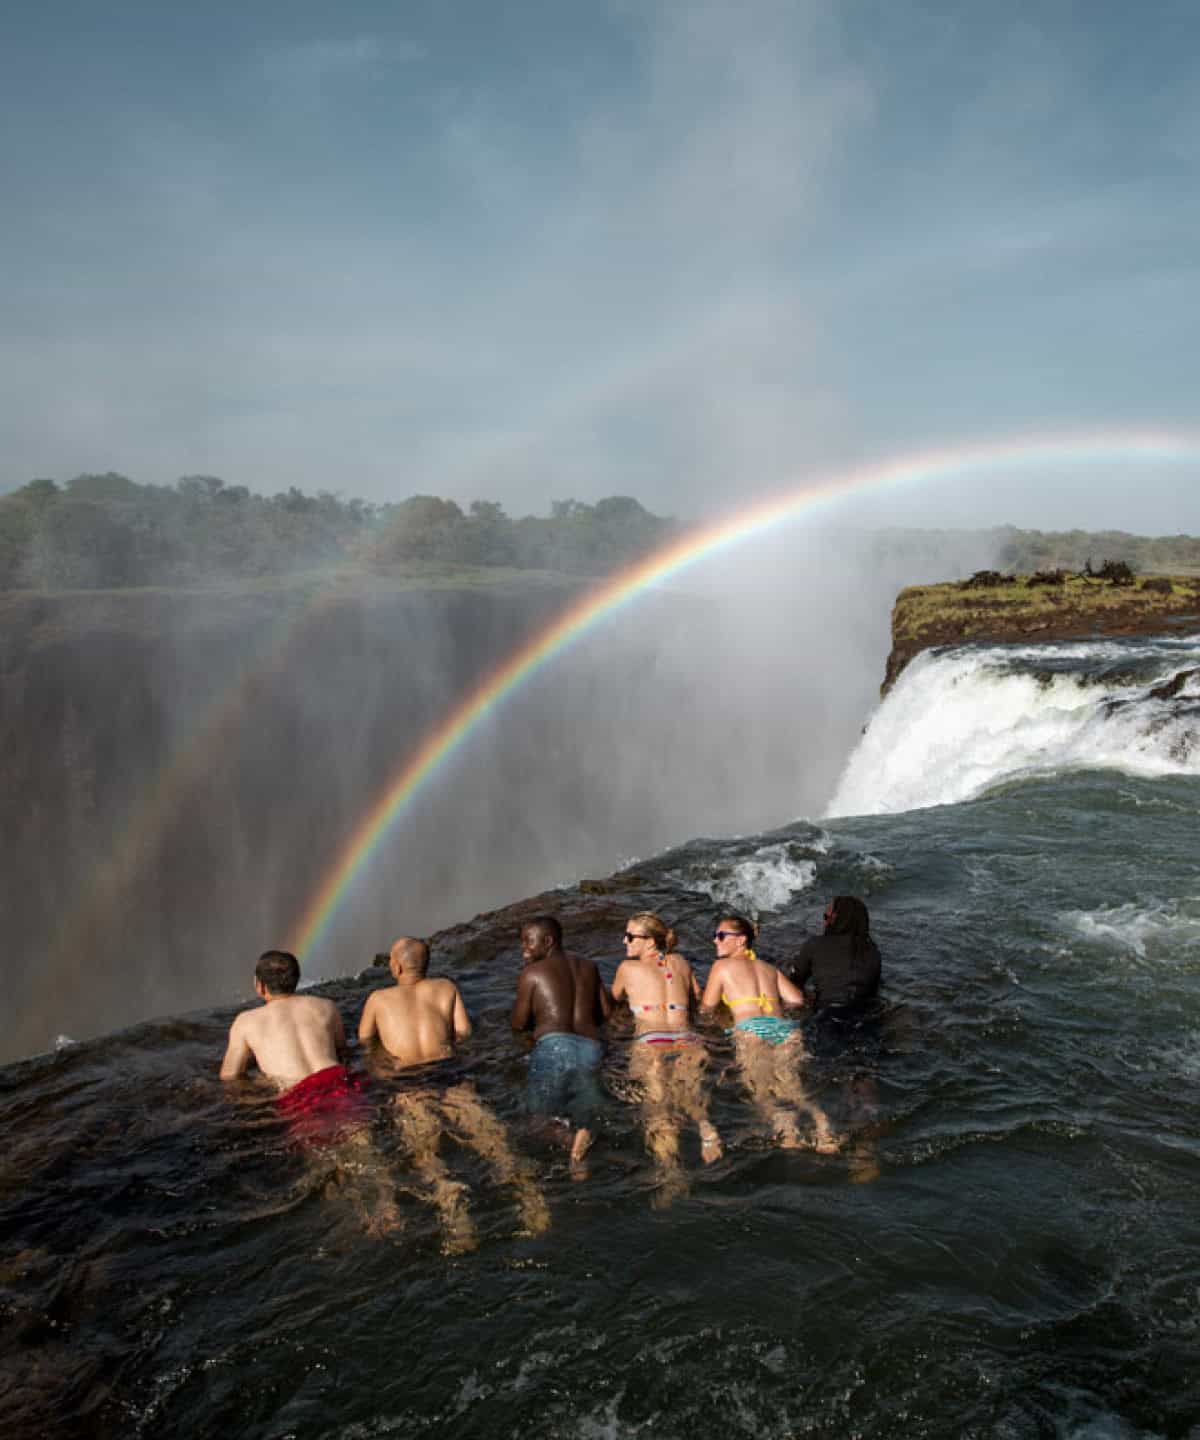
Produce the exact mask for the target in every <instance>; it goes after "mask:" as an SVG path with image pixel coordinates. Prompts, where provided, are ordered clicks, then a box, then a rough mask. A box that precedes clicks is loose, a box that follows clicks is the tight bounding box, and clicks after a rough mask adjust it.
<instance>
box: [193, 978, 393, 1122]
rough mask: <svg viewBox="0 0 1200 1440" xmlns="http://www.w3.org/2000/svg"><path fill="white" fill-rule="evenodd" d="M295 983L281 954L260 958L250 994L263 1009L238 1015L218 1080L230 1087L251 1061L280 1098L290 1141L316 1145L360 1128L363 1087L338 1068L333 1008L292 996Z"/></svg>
mask: <svg viewBox="0 0 1200 1440" xmlns="http://www.w3.org/2000/svg"><path fill="white" fill-rule="evenodd" d="M299 980H300V965H299V963H298V962H297V960H296V957H295V956H294V955H289V954H288V953H287V951H286V950H267V951H265V952H264V953H263V954H262V955H261V956H259V960H258V964H257V965H256V966H255V968H254V990H255V994H257V995H258V997H259V999H260V1000H263V1001H265V1002H266V1003H265V1004H264V1005H262V1006H259V1007H257V1008H255V1009H253V1010H243V1011H242V1013H241V1014H240V1015H239V1016H238V1017H237V1019H236V1020H234V1022H233V1024H232V1025H231V1026H230V1028H229V1044H228V1047H227V1048H226V1051H225V1058H224V1060H222V1062H221V1079H222V1080H235V1079H237V1078H238V1076H240V1075H243V1074H245V1072H246V1071H247V1070H248V1069H249V1067H250V1062H251V1060H253V1061H255V1062H256V1064H257V1065H258V1068H259V1069H260V1070H261V1071H262V1073H263V1074H264V1075H265V1076H266V1077H267V1079H268V1080H272V1081H274V1082H275V1084H276V1085H278V1086H279V1088H280V1089H281V1090H282V1091H283V1093H282V1094H281V1095H280V1097H279V1100H278V1102H277V1103H278V1106H279V1112H280V1114H281V1115H283V1116H285V1117H286V1118H287V1119H288V1121H289V1122H290V1125H291V1130H292V1134H293V1136H294V1137H295V1138H296V1139H298V1140H303V1141H308V1142H313V1141H316V1142H320V1141H322V1140H326V1139H333V1138H336V1137H337V1136H339V1135H340V1134H341V1133H343V1132H344V1131H345V1130H346V1129H348V1128H351V1127H354V1126H356V1125H359V1124H361V1123H363V1121H364V1120H365V1113H364V1106H363V1098H362V1093H361V1092H362V1082H361V1081H360V1080H358V1079H357V1078H356V1077H354V1076H352V1075H350V1074H349V1073H348V1071H347V1070H346V1066H345V1064H344V1061H345V1057H346V1035H345V1031H344V1030H343V1028H342V1017H341V1016H340V1015H339V1014H338V1009H337V1006H336V1005H335V1004H334V1003H333V1001H332V1000H325V999H322V998H321V997H320V996H319V995H297V994H296V986H297V984H298V983H299Z"/></svg>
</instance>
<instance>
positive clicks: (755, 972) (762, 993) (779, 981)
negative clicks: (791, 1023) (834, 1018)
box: [703, 953, 804, 1020]
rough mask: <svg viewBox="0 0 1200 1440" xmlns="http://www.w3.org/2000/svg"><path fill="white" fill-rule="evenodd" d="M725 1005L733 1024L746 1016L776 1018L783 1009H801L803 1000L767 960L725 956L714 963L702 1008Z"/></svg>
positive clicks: (748, 956) (712, 1008)
mask: <svg viewBox="0 0 1200 1440" xmlns="http://www.w3.org/2000/svg"><path fill="white" fill-rule="evenodd" d="M722 1003H724V1004H725V1005H727V1006H728V1007H729V1010H730V1012H731V1014H732V1015H733V1018H734V1019H735V1020H744V1019H745V1018H746V1017H747V1016H748V1015H778V1014H780V1012H781V1011H782V1010H783V1008H784V1006H785V1005H803V1003H804V996H803V995H802V994H801V993H800V991H799V990H797V988H796V987H795V986H794V985H793V984H792V983H791V981H790V980H788V979H787V977H786V976H783V975H781V974H780V973H779V971H778V970H777V969H776V968H775V966H774V965H772V964H770V963H769V962H768V961H766V960H760V959H759V958H758V956H757V955H747V954H745V953H743V954H740V955H730V956H726V957H725V958H724V959H721V960H718V961H716V963H715V964H714V965H713V967H712V969H711V970H710V971H709V975H708V983H707V984H706V985H705V987H704V1001H703V1004H704V1008H705V1009H706V1010H715V1009H716V1008H717V1006H718V1005H720V1004H722Z"/></svg>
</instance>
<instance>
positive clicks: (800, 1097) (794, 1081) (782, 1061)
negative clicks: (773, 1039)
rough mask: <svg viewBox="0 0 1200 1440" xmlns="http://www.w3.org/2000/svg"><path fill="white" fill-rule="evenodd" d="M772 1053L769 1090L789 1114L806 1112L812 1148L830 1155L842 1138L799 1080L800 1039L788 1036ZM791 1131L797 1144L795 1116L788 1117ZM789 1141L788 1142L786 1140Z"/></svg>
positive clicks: (802, 1057)
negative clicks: (811, 1129) (787, 1107)
mask: <svg viewBox="0 0 1200 1440" xmlns="http://www.w3.org/2000/svg"><path fill="white" fill-rule="evenodd" d="M772 1049H773V1053H772V1055H771V1061H772V1067H771V1090H772V1093H773V1094H775V1095H776V1096H778V1098H779V1099H780V1100H782V1101H783V1102H784V1104H785V1105H787V1106H789V1107H790V1112H789V1113H791V1114H793V1115H794V1113H795V1112H796V1111H800V1112H801V1113H803V1114H805V1115H807V1116H808V1117H809V1119H810V1120H811V1121H812V1126H813V1148H814V1149H815V1150H817V1151H818V1152H819V1153H820V1154H822V1155H832V1154H834V1153H835V1152H836V1151H837V1150H838V1149H840V1148H841V1141H840V1140H839V1139H838V1137H837V1136H836V1135H835V1134H834V1132H833V1130H832V1128H831V1126H830V1124H829V1117H828V1116H827V1115H826V1114H825V1112H824V1110H822V1109H821V1107H820V1106H819V1105H818V1104H817V1102H816V1101H815V1100H812V1099H810V1098H809V1096H808V1093H807V1091H806V1090H805V1089H804V1086H803V1084H802V1083H801V1080H800V1070H799V1064H800V1061H801V1060H803V1059H804V1058H805V1053H806V1052H805V1050H804V1046H803V1043H802V1042H801V1041H800V1039H799V1037H798V1036H797V1038H796V1039H795V1040H789V1041H787V1042H786V1043H785V1044H783V1045H777V1046H774V1047H772ZM791 1129H792V1133H795V1134H796V1144H800V1143H802V1142H801V1141H800V1139H799V1132H798V1131H796V1128H795V1120H794V1118H793V1119H792V1121H791ZM785 1143H788V1142H785Z"/></svg>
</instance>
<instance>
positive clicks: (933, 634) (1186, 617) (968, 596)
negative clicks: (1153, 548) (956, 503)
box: [880, 571, 1200, 695]
mask: <svg viewBox="0 0 1200 1440" xmlns="http://www.w3.org/2000/svg"><path fill="white" fill-rule="evenodd" d="M1189 625H1192V626H1195V627H1196V628H1198V629H1200V575H1153V576H1145V577H1141V578H1136V579H1135V578H1134V577H1132V576H1128V575H1126V576H1122V577H1120V578H1118V579H1111V578H1108V577H1105V576H1101V575H1090V574H1086V573H1085V574H1082V575H1067V574H1064V573H1063V572H1062V571H1049V572H1039V573H1037V574H1034V575H999V574H997V573H995V572H994V571H980V572H978V573H977V574H975V575H973V576H972V577H971V578H970V579H969V580H955V581H950V582H947V583H945V584H941V585H910V586H909V587H908V588H907V589H905V590H902V591H901V592H900V594H899V595H898V596H897V597H896V604H895V606H894V607H893V609H892V650H891V654H890V655H889V656H888V661H887V670H886V671H885V673H884V679H883V685H882V686H881V687H880V693H881V694H882V695H886V694H887V692H888V691H889V690H890V689H891V687H892V686H893V685H894V684H895V683H896V681H897V680H898V679H899V678H900V675H901V673H902V672H903V670H904V667H905V666H906V665H907V664H908V662H909V661H910V660H912V659H913V658H914V657H915V656H917V655H919V654H920V653H921V651H922V650H928V649H930V647H932V646H935V645H963V644H968V643H971V642H979V643H983V644H990V645H1004V644H1014V643H1019V642H1026V643H1028V642H1032V643H1035V644H1045V643H1048V642H1053V641H1057V640H1084V639H1091V638H1094V637H1096V636H1100V635H1151V634H1162V633H1163V632H1164V631H1166V632H1169V631H1171V630H1174V629H1176V628H1181V629H1183V628H1187V627H1188V626H1189Z"/></svg>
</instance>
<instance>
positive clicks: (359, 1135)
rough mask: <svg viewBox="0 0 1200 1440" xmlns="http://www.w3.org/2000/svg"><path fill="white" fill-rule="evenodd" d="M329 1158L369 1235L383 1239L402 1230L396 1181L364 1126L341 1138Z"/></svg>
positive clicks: (402, 1224)
mask: <svg viewBox="0 0 1200 1440" xmlns="http://www.w3.org/2000/svg"><path fill="white" fill-rule="evenodd" d="M331 1158H332V1159H333V1161H334V1164H335V1167H336V1169H335V1178H336V1179H337V1180H339V1181H341V1182H342V1183H343V1184H344V1185H345V1187H346V1189H347V1190H348V1192H349V1195H350V1199H351V1202H352V1203H353V1205H354V1206H355V1208H356V1209H357V1210H358V1213H359V1218H360V1219H361V1220H362V1223H363V1229H364V1230H365V1231H366V1232H367V1234H368V1235H374V1236H377V1237H382V1236H384V1235H389V1234H392V1233H394V1232H395V1231H397V1230H403V1229H404V1217H403V1215H402V1214H401V1213H400V1207H399V1205H398V1204H397V1203H396V1185H395V1181H394V1180H393V1179H392V1175H391V1172H390V1170H389V1169H388V1167H387V1166H386V1165H385V1164H384V1161H383V1157H382V1156H381V1155H380V1154H379V1152H378V1151H377V1150H376V1149H375V1145H374V1143H373V1142H372V1140H371V1133H370V1131H369V1130H368V1129H367V1127H366V1126H365V1125H363V1126H361V1127H359V1128H357V1129H355V1130H351V1131H349V1132H348V1133H347V1134H346V1135H345V1136H343V1137H342V1139H341V1140H340V1141H339V1143H338V1144H337V1145H336V1146H335V1147H334V1148H333V1150H332V1152H331ZM368 1190H369V1191H370V1192H371V1193H370V1198H369V1199H368V1195H367V1192H368Z"/></svg>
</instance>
